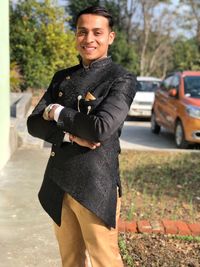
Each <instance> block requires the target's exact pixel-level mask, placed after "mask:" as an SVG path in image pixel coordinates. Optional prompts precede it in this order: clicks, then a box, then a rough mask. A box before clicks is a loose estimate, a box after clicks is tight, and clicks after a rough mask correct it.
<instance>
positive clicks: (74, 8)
mask: <svg viewBox="0 0 200 267" xmlns="http://www.w3.org/2000/svg"><path fill="white" fill-rule="evenodd" d="M66 3H67V5H66V11H67V12H68V13H69V15H70V16H71V19H70V25H71V27H72V29H75V19H76V16H77V15H78V13H79V12H80V11H81V10H83V9H84V8H86V7H89V6H95V5H96V6H99V5H100V1H99V0H82V1H79V0H78V1H77V0H71V1H66Z"/></svg>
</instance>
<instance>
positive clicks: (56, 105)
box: [48, 104, 60, 120]
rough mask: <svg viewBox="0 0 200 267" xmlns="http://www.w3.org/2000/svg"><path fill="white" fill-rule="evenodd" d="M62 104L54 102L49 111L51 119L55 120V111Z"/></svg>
mask: <svg viewBox="0 0 200 267" xmlns="http://www.w3.org/2000/svg"><path fill="white" fill-rule="evenodd" d="M59 106H60V105H59V104H54V105H53V107H52V109H51V110H50V112H49V114H48V115H49V120H54V112H55V110H56V109H57V108H58V107H59Z"/></svg>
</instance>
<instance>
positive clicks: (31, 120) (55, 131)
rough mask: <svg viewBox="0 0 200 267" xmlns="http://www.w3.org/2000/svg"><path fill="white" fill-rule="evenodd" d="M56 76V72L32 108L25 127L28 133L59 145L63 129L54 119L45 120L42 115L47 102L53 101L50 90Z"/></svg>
mask: <svg viewBox="0 0 200 267" xmlns="http://www.w3.org/2000/svg"><path fill="white" fill-rule="evenodd" d="M56 76H57V74H55V75H54V77H53V79H52V81H51V83H50V85H49V87H48V89H47V91H46V92H45V94H44V95H43V97H42V98H41V100H40V101H39V103H38V105H37V106H36V107H35V109H34V110H33V112H32V114H31V115H30V116H29V117H28V120H27V128H28V132H29V134H31V135H32V136H34V137H38V138H40V139H43V140H45V141H47V142H49V143H53V144H57V145H61V143H62V142H63V138H64V133H63V130H62V129H61V128H59V127H58V126H57V124H56V122H55V121H46V120H44V119H43V117H42V115H43V112H44V109H45V108H46V107H47V106H48V105H49V104H51V103H54V100H53V99H54V98H53V93H52V92H53V89H54V87H55V84H56V80H57V78H56Z"/></svg>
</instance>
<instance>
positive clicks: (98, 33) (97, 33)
mask: <svg viewBox="0 0 200 267" xmlns="http://www.w3.org/2000/svg"><path fill="white" fill-rule="evenodd" d="M94 34H95V35H96V36H98V35H101V34H102V32H101V31H96V32H95V33H94Z"/></svg>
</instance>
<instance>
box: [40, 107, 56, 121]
mask: <svg viewBox="0 0 200 267" xmlns="http://www.w3.org/2000/svg"><path fill="white" fill-rule="evenodd" d="M53 106H54V104H50V105H48V106H47V107H46V108H45V110H44V112H43V118H44V119H45V120H47V121H49V120H50V119H49V112H50V111H51V110H52V108H53Z"/></svg>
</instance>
